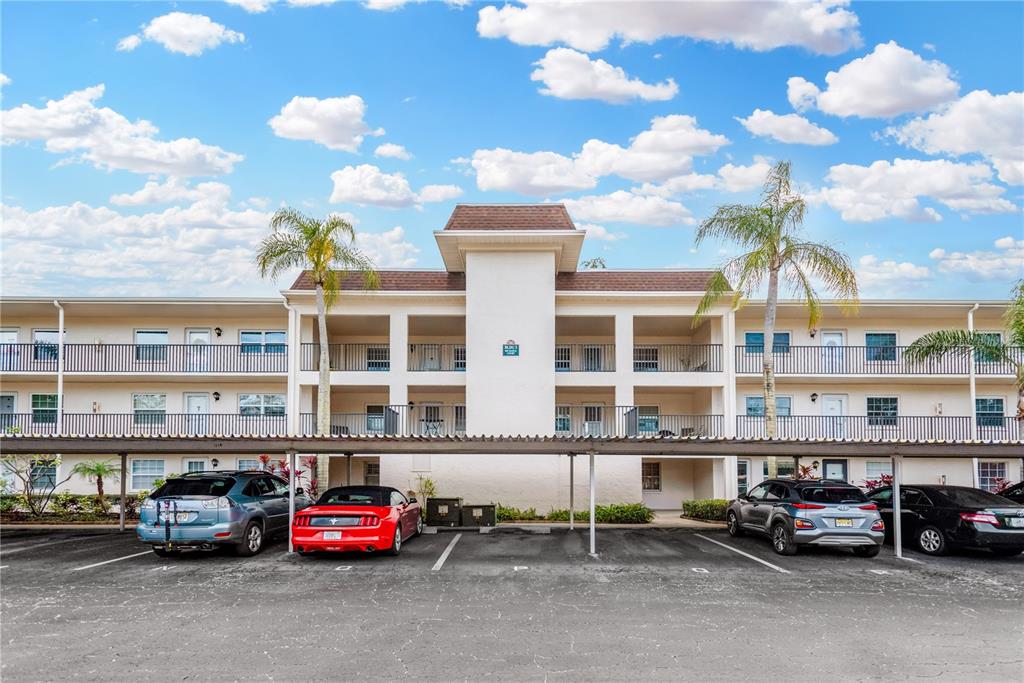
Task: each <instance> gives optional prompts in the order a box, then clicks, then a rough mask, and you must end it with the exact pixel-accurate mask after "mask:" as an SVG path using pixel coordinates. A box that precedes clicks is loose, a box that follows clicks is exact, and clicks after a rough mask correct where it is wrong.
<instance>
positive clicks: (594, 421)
mask: <svg viewBox="0 0 1024 683" xmlns="http://www.w3.org/2000/svg"><path fill="white" fill-rule="evenodd" d="M583 434H584V436H603V435H604V434H605V428H604V406H583Z"/></svg>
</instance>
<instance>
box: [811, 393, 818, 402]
mask: <svg viewBox="0 0 1024 683" xmlns="http://www.w3.org/2000/svg"><path fill="white" fill-rule="evenodd" d="M817 400H818V394H817V393H813V394H811V403H814V402H815V401H817Z"/></svg>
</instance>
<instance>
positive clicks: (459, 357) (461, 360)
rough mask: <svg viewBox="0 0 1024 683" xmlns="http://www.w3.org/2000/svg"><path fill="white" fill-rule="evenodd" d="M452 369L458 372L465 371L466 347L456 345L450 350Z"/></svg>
mask: <svg viewBox="0 0 1024 683" xmlns="http://www.w3.org/2000/svg"><path fill="white" fill-rule="evenodd" d="M452 363H453V367H454V368H455V369H456V370H457V371H459V372H465V371H466V347H465V346H461V345H456V346H455V347H453V348H452Z"/></svg>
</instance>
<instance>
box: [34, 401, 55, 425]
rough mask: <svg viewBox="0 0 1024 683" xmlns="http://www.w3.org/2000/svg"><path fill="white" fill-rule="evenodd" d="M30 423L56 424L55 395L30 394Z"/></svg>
mask: <svg viewBox="0 0 1024 683" xmlns="http://www.w3.org/2000/svg"><path fill="white" fill-rule="evenodd" d="M32 422H34V423H35V424H57V394H32Z"/></svg>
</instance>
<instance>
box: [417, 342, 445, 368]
mask: <svg viewBox="0 0 1024 683" xmlns="http://www.w3.org/2000/svg"><path fill="white" fill-rule="evenodd" d="M420 353H422V354H423V355H422V356H421V363H422V365H421V366H420V367H419V369H420V370H440V369H441V345H440V344H420Z"/></svg>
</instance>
